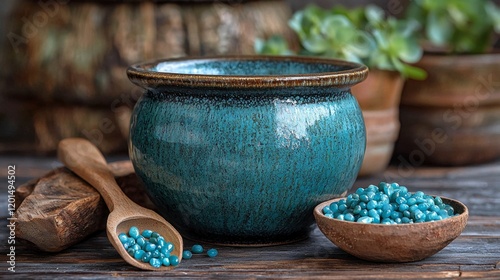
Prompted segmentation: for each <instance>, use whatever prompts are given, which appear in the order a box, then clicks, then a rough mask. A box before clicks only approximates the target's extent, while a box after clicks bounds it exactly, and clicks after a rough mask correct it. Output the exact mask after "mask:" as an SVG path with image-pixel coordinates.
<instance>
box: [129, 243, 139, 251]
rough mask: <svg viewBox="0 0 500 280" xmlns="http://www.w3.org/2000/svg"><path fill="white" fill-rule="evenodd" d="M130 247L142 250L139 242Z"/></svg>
mask: <svg viewBox="0 0 500 280" xmlns="http://www.w3.org/2000/svg"><path fill="white" fill-rule="evenodd" d="M129 248H132V249H134V250H136V251H138V250H142V248H141V246H139V245H138V244H134V245H133V246H132V247H129Z"/></svg>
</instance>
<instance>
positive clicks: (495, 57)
mask: <svg viewBox="0 0 500 280" xmlns="http://www.w3.org/2000/svg"><path fill="white" fill-rule="evenodd" d="M499 65H500V53H495V54H483V55H430V54H429V55H425V56H424V57H423V58H422V60H421V61H420V62H419V63H418V64H417V66H418V67H421V68H423V69H424V70H425V71H427V73H428V78H427V79H426V80H425V81H412V80H409V81H408V82H407V83H406V84H405V86H404V90H403V94H402V99H401V107H400V121H401V131H400V136H399V140H398V143H397V145H396V153H395V155H397V159H398V160H399V161H407V163H409V164H411V165H413V166H418V165H421V164H424V163H430V164H437V165H467V164H477V163H483V162H487V161H491V160H494V159H497V158H499V157H500V80H498V70H499Z"/></svg>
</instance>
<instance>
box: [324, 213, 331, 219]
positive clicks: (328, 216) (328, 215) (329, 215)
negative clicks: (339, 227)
mask: <svg viewBox="0 0 500 280" xmlns="http://www.w3.org/2000/svg"><path fill="white" fill-rule="evenodd" d="M325 217H327V218H330V219H333V214H332V213H328V214H325Z"/></svg>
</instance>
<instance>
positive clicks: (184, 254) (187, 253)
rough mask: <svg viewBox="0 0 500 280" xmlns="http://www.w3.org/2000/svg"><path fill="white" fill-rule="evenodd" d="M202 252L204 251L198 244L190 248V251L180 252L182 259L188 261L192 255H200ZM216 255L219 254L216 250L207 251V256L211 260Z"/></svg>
mask: <svg viewBox="0 0 500 280" xmlns="http://www.w3.org/2000/svg"><path fill="white" fill-rule="evenodd" d="M203 251H204V249H203V246H201V245H199V244H195V245H193V247H191V251H190V250H184V252H182V258H183V259H186V260H189V259H190V258H192V257H193V254H202V253H203ZM218 254H219V252H218V251H217V249H214V248H212V249H209V250H208V251H207V256H209V257H211V258H215V257H216V256H217V255H218Z"/></svg>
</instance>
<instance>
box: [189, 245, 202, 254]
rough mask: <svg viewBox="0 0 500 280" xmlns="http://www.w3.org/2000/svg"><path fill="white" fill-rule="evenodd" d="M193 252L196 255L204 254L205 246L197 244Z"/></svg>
mask: <svg viewBox="0 0 500 280" xmlns="http://www.w3.org/2000/svg"><path fill="white" fill-rule="evenodd" d="M191 252H193V253H195V254H200V253H203V246H201V245H199V244H195V245H193V247H191Z"/></svg>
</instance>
